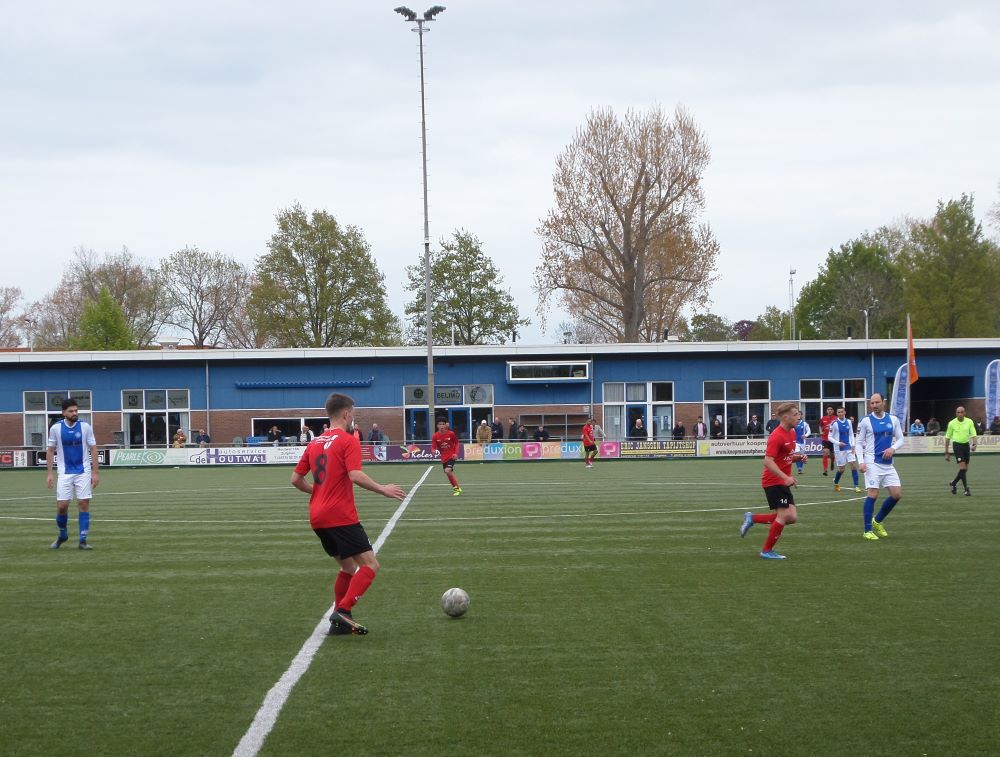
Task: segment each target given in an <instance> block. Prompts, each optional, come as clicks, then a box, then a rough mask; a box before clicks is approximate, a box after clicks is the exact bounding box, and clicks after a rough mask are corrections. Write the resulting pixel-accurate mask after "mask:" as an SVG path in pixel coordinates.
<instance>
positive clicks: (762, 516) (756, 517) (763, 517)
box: [753, 511, 778, 523]
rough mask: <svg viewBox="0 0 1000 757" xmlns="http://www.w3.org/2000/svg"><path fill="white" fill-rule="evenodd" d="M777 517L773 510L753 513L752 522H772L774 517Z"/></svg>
mask: <svg viewBox="0 0 1000 757" xmlns="http://www.w3.org/2000/svg"><path fill="white" fill-rule="evenodd" d="M777 517H778V514H777V513H776V512H774V511H771V512H769V513H754V514H753V522H754V523H774V519H775V518H777Z"/></svg>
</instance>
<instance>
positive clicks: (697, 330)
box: [690, 313, 736, 342]
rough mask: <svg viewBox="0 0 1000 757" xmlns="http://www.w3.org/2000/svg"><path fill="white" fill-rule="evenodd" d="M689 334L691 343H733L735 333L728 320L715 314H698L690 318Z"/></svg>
mask: <svg viewBox="0 0 1000 757" xmlns="http://www.w3.org/2000/svg"><path fill="white" fill-rule="evenodd" d="M690 334H691V341H692V342H733V341H736V332H735V331H734V330H733V324H732V323H730V322H729V319H727V318H723V317H722V316H721V315H716V314H715V313H699V314H698V315H693V316H691V326H690Z"/></svg>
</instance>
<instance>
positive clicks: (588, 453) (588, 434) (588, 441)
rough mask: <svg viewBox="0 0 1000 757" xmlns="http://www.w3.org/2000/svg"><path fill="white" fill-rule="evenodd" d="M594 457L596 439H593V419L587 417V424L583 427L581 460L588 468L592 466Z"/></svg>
mask: <svg viewBox="0 0 1000 757" xmlns="http://www.w3.org/2000/svg"><path fill="white" fill-rule="evenodd" d="M596 457H597V441H596V440H595V439H594V419H593V418H588V419H587V425H585V426H584V427H583V461H584V463H586V466H587V467H588V468H593V467H594V458H596Z"/></svg>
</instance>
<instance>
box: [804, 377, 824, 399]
mask: <svg viewBox="0 0 1000 757" xmlns="http://www.w3.org/2000/svg"><path fill="white" fill-rule="evenodd" d="M799 397H800V398H801V399H804V400H818V399H819V398H820V394H819V381H818V380H816V379H802V380H801V381H800V382H799Z"/></svg>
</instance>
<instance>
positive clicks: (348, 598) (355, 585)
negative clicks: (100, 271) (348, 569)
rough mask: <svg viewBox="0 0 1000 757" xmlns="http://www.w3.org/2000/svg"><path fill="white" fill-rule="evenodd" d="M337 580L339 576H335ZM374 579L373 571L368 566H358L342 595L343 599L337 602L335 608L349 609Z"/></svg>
mask: <svg viewBox="0 0 1000 757" xmlns="http://www.w3.org/2000/svg"><path fill="white" fill-rule="evenodd" d="M337 580H338V581H339V580H340V576H337ZM374 580H375V571H374V570H372V569H371V568H369V567H368V566H367V565H363V566H361V567H360V568H358V572H357V573H355V574H354V576H353V577H352V578H351V583H350V585H349V586H348V587H347V593H346V594H345V595H344V597H343V599H341V600H340V601H339V602H337V609H341V610H347V611H348V612H350V611H351V608H352V607H354V604H355V603H356V602H357V601H358V600H359V599H361V597H362V595H363V594H364V593H365V592H366V591H368V587H369V586H371V585H372V581H374Z"/></svg>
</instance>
